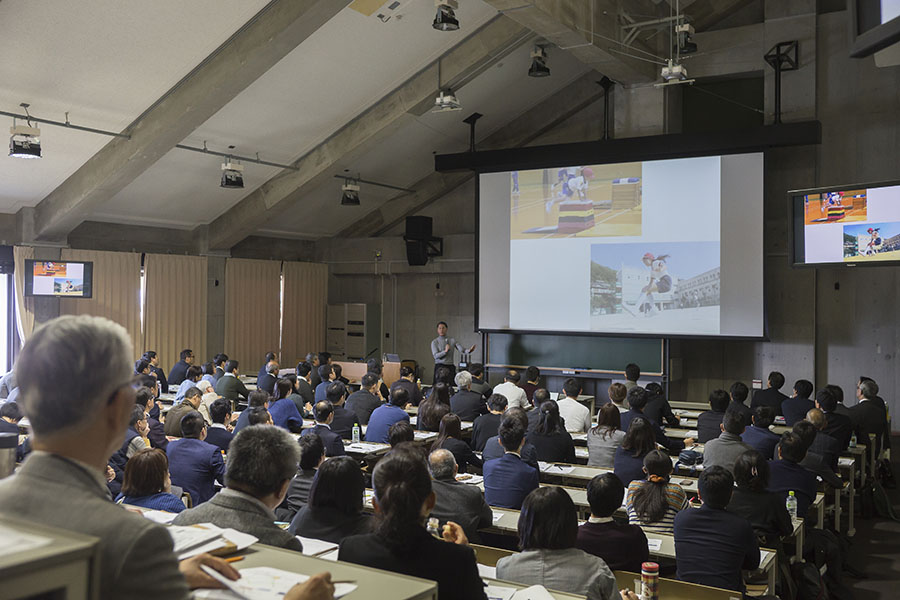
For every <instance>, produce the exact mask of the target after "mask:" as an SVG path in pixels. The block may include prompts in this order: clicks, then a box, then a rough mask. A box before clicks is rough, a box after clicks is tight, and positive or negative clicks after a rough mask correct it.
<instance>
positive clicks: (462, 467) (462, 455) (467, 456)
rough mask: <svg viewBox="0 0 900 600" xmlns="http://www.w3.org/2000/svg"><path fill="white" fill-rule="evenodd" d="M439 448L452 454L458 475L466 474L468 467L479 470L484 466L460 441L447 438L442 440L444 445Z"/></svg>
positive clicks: (465, 444)
mask: <svg viewBox="0 0 900 600" xmlns="http://www.w3.org/2000/svg"><path fill="white" fill-rule="evenodd" d="M441 448H443V449H444V450H449V451H450V453H451V454H453V458H455V459H456V466H457V467H458V468H459V472H460V473H468V472H469V465H472V466H473V467H476V468H481V467H482V466H483V465H484V463H483V462H482V460H481V459H480V458H478V457H477V456H476V455H475V453H474V452H472V449H471V448H470V447H469V445H468V444H467V443H465V442H464V441H462V440H458V439H456V438H447V439H446V440H444V443H443V444H441Z"/></svg>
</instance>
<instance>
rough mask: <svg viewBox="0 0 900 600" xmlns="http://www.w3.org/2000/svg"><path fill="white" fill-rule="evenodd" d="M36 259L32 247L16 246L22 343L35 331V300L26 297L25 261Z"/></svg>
mask: <svg viewBox="0 0 900 600" xmlns="http://www.w3.org/2000/svg"><path fill="white" fill-rule="evenodd" d="M32 258H34V248H32V247H31V246H14V247H13V260H14V262H15V265H16V274H15V282H16V327H18V329H19V339H20V340H21V341H22V343H23V344H24V343H25V340H27V339H28V338H30V337H31V332H32V331H34V298H26V297H25V260H26V259H32Z"/></svg>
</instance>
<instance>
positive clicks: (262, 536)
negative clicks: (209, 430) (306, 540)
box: [172, 425, 303, 552]
mask: <svg viewBox="0 0 900 600" xmlns="http://www.w3.org/2000/svg"><path fill="white" fill-rule="evenodd" d="M230 453H231V456H230V458H229V460H228V471H227V473H226V477H227V479H228V487H226V488H225V489H224V490H222V491H221V492H219V493H218V494H216V495H215V496H213V498H212V499H211V500H210V501H209V502H206V503H204V504H201V505H200V506H195V507H194V508H189V509H187V510H186V511H183V512H181V513H179V514H178V516H177V517H175V520H174V521H173V522H172V523H173V524H174V525H196V524H198V523H212V524H213V525H215V526H217V527H222V528H229V527H230V528H233V529H238V530H239V531H242V532H244V533H248V534H250V535H252V536H254V537H257V538H259V541H260V543H263V544H268V545H270V546H277V547H279V548H285V549H287V550H296V551H297V552H301V551H303V546H302V545H301V543H300V540H298V539H297V538H296V537H294V536H293V535H291V534H290V533H288V532H287V531H285V530H283V529H282V528H281V527H278V526H277V525H275V522H274V521H275V512H274V510H275V507H277V506H278V505H279V504H281V501H282V500H284V497H285V494H287V490H288V485H289V484H290V482H291V478H292V477H293V475H294V473H295V471H296V465H297V461H299V460H300V447H299V446H298V445H297V442H296V441H294V438H293V437H292V436H291V435H290V434H289V433H288V432H287V431H285V430H283V429H281V428H280V427H266V426H265V425H258V426H255V427H248V428H247V429H245V430H244V431H242V432H241V433H240V434H239V435H237V436H235V438H234V440H233V441H232V443H231V450H230Z"/></svg>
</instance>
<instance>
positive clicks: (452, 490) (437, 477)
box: [428, 449, 493, 542]
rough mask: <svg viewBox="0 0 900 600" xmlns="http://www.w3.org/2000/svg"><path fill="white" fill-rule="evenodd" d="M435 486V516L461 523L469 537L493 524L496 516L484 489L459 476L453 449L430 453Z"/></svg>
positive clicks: (432, 484)
mask: <svg viewBox="0 0 900 600" xmlns="http://www.w3.org/2000/svg"><path fill="white" fill-rule="evenodd" d="M428 467H429V468H430V470H431V478H432V479H433V481H432V482H431V487H432V490H434V494H435V496H436V498H435V503H434V508H433V509H431V516H432V517H436V518H437V519H438V520H440V521H441V523H446V522H447V521H453V522H454V523H458V524H459V526H460V527H462V528H463V531H465V532H466V537H467V538H469V540H470V541H472V542H477V541H478V539H479V538H478V529H479V528H481V527H489V526H490V525H491V522H492V520H493V513H492V512H491V507H490V506H488V505H487V502H485V501H484V494H483V493H482V491H481V490H480V489H479V488H478V487H476V486H474V485H468V484H466V483H462V482H460V481H457V480H456V472H457V469H458V467H457V465H456V459H455V458H453V454H451V453H450V451H449V450H444V449H440V450H435V451H434V452H432V453H431V454H430V455H429V456H428Z"/></svg>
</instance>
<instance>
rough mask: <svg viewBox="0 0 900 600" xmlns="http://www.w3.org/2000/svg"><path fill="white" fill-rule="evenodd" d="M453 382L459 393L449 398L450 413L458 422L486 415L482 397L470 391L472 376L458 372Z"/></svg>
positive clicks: (465, 372)
mask: <svg viewBox="0 0 900 600" xmlns="http://www.w3.org/2000/svg"><path fill="white" fill-rule="evenodd" d="M455 381H456V387H457V388H459V391H458V392H456V393H455V394H453V397H452V398H450V412H452V413H454V414H456V415H457V416H458V417H459V420H460V421H474V420H475V419H477V418H478V417H480V416H481V415H484V414H487V412H488V409H487V406H486V405H485V403H484V396H482V395H481V394H479V393H478V392H473V391H472V374H471V373H469V372H468V371H460V372H459V373H457V374H456V380H455Z"/></svg>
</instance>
